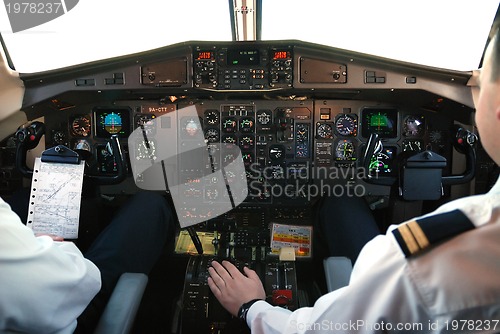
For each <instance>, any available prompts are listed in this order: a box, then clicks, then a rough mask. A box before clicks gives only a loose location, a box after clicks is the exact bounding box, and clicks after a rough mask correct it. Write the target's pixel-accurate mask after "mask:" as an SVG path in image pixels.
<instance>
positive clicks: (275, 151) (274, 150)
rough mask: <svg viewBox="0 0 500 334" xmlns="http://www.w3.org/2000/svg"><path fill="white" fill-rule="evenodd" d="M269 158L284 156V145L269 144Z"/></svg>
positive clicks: (281, 158)
mask: <svg viewBox="0 0 500 334" xmlns="http://www.w3.org/2000/svg"><path fill="white" fill-rule="evenodd" d="M269 158H270V159H271V160H273V161H277V160H283V159H284V158H285V147H284V146H283V145H271V146H270V147H269Z"/></svg>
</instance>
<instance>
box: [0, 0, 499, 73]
mask: <svg viewBox="0 0 500 334" xmlns="http://www.w3.org/2000/svg"><path fill="white" fill-rule="evenodd" d="M73 2H75V1H73ZM76 2H77V4H76V5H74V7H70V9H69V10H67V9H66V8H65V10H66V13H65V14H64V15H61V16H59V17H57V18H56V19H53V20H51V21H49V22H47V23H44V24H41V25H38V26H35V27H32V28H30V29H26V30H23V31H18V32H15V33H14V32H13V29H12V26H11V25H9V16H8V13H10V12H12V11H14V10H16V8H14V7H8V6H7V5H6V6H5V7H4V8H3V9H2V10H0V25H1V26H0V31H1V33H2V37H3V39H4V41H5V44H6V46H7V50H8V52H9V55H10V57H11V59H12V63H13V65H14V67H15V69H16V70H17V71H19V72H23V73H32V72H38V71H45V70H51V69H56V68H61V67H65V66H70V65H75V64H80V63H84V62H88V61H94V60H99V59H104V58H110V57H115V56H121V55H126V54H130V53H135V52H140V51H146V50H150V49H154V48H158V47H162V46H167V45H171V44H175V43H178V42H183V41H189V40H207V41H229V40H231V39H232V36H233V34H232V32H231V18H230V14H231V9H230V6H228V3H229V2H228V1H227V0H213V1H209V2H208V1H206V0H205V1H204V0H192V1H182V2H181V1H157V0H141V1H140V2H132V1H130V2H129V1H119V0H106V1H100V0H81V1H79V2H78V1H76ZM5 3H6V4H7V3H8V2H5ZM68 3H69V0H66V6H67V7H68ZM497 6H498V0H481V1H456V0H438V1H436V0H421V1H418V2H409V1H400V0H381V1H372V0H337V1H331V0H310V1H307V2H304V1H303V0H272V1H271V0H263V1H262V25H261V28H262V31H261V37H262V39H263V40H283V39H297V40H302V41H306V42H312V43H318V44H324V45H328V46H333V47H337V48H342V49H347V50H352V51H358V52H363V53H368V54H373V55H378V56H382V57H387V58H393V59H397V60H403V61H408V62H413V63H418V64H423V65H429V66H435V67H441V68H447V69H454V70H464V71H466V70H472V69H476V68H477V67H478V66H479V63H480V59H481V56H482V52H483V49H484V46H485V43H486V38H487V35H488V32H489V29H490V27H491V23H492V21H493V18H494V16H495V12H496V9H497ZM17 9H18V10H19V11H22V10H23V8H17ZM28 10H29V9H28Z"/></svg>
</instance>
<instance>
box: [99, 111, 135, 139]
mask: <svg viewBox="0 0 500 334" xmlns="http://www.w3.org/2000/svg"><path fill="white" fill-rule="evenodd" d="M130 113H131V111H130V109H129V108H97V109H96V110H95V111H94V118H95V124H96V131H95V133H96V137H99V138H109V137H111V135H114V134H116V135H118V136H120V137H121V138H126V137H127V136H128V135H129V134H130Z"/></svg>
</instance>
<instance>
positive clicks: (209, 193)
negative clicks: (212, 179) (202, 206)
mask: <svg viewBox="0 0 500 334" xmlns="http://www.w3.org/2000/svg"><path fill="white" fill-rule="evenodd" d="M218 197H219V191H218V190H217V189H215V188H207V189H205V199H207V200H209V201H215V200H216V199H217V198H218Z"/></svg>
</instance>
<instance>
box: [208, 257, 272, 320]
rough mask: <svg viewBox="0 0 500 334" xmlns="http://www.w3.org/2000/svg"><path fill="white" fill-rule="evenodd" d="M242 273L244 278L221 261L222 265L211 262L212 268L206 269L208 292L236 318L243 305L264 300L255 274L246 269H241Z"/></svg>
mask: <svg viewBox="0 0 500 334" xmlns="http://www.w3.org/2000/svg"><path fill="white" fill-rule="evenodd" d="M243 271H244V272H245V275H246V276H245V275H243V273H241V272H240V271H239V270H238V268H236V267H235V266H234V265H233V264H232V263H231V262H229V261H222V265H221V264H220V263H219V262H217V261H213V262H212V267H209V268H208V272H209V274H210V277H209V278H208V286H209V287H210V290H212V293H213V294H214V296H215V297H216V298H217V299H218V300H219V302H220V303H221V305H222V306H224V308H225V309H226V310H228V311H229V313H231V314H232V315H234V316H238V310H239V309H240V307H241V305H243V303H246V302H249V301H251V300H253V299H265V298H266V293H265V291H264V287H263V286H262V282H261V281H260V278H259V276H258V275H257V273H256V272H255V271H253V270H252V269H250V268H247V267H245V268H243Z"/></svg>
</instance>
